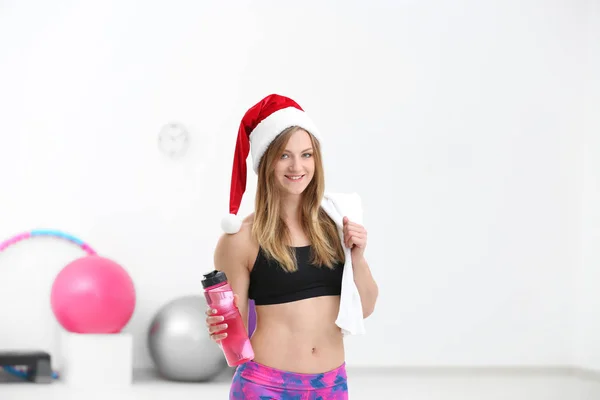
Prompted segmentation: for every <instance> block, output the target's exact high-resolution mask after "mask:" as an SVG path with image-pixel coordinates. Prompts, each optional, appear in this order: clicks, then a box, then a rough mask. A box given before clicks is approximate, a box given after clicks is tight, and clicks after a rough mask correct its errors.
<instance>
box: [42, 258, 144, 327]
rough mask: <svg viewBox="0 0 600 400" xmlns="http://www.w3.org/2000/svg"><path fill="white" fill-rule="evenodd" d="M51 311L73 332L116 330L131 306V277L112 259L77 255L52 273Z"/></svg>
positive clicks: (132, 309) (121, 325)
mask: <svg viewBox="0 0 600 400" xmlns="http://www.w3.org/2000/svg"><path fill="white" fill-rule="evenodd" d="M50 300H51V305H52V312H53V313H54V315H55V317H56V319H57V320H58V322H59V323H60V324H61V325H62V327H63V328H65V329H66V330H67V331H69V332H73V333H99V334H107V333H118V332H120V331H121V330H122V329H123V328H124V327H125V325H127V323H128V322H129V320H130V319H131V316H132V315H133V311H134V309H135V302H136V295H135V287H134V284H133V281H132V280H131V277H130V276H129V274H128V273H127V271H125V269H123V267H121V266H120V265H119V264H117V263H116V262H114V261H112V260H109V259H107V258H103V257H100V256H97V255H93V256H86V257H83V258H79V259H77V260H75V261H73V262H71V263H70V264H68V265H67V266H66V267H64V268H63V269H62V270H61V271H60V273H59V274H58V275H57V276H56V279H55V280H54V283H53V285H52V292H51V297H50Z"/></svg>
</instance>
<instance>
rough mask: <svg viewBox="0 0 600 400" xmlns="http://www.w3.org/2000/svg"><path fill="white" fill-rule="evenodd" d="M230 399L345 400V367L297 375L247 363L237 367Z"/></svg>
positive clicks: (346, 386)
mask: <svg viewBox="0 0 600 400" xmlns="http://www.w3.org/2000/svg"><path fill="white" fill-rule="evenodd" d="M229 399H230V400H232V399H244V400H347V399H348V384H347V376H346V366H345V364H342V365H341V366H340V367H338V368H336V369H334V370H332V371H328V372H324V373H322V374H299V373H295V372H286V371H281V370H278V369H275V368H271V367H267V366H265V365H262V364H258V363H256V362H254V361H249V362H247V363H245V364H242V365H240V366H239V367H237V370H236V372H235V375H234V376H233V381H232V384H231V390H230V392H229Z"/></svg>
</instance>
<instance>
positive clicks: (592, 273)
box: [575, 1, 600, 371]
mask: <svg viewBox="0 0 600 400" xmlns="http://www.w3.org/2000/svg"><path fill="white" fill-rule="evenodd" d="M589 10H590V12H589V14H588V16H589V22H588V25H587V46H588V55H587V57H586V62H585V63H584V65H585V67H586V75H585V76H586V85H585V90H584V92H583V93H584V98H585V104H584V107H582V113H581V114H582V118H581V121H582V122H581V125H582V127H583V132H584V144H585V146H584V148H583V149H584V152H583V157H582V163H581V167H582V171H583V174H582V176H583V183H584V186H583V188H584V190H583V197H582V207H581V210H582V214H581V220H582V253H581V254H582V260H581V264H580V268H579V269H578V275H577V276H578V281H577V283H578V286H577V299H578V307H577V311H578V313H577V318H578V319H577V325H576V328H577V330H576V333H577V339H576V341H575V344H576V347H575V354H576V363H577V364H578V365H581V366H582V367H584V368H588V369H594V370H597V371H600V294H599V293H600V292H599V290H598V285H599V282H600V251H598V243H599V240H600V206H599V204H600V185H599V184H598V179H599V178H600V161H599V160H600V135H599V134H600V115H599V114H598V110H600V5H599V4H598V3H597V2H593V1H590V8H589Z"/></svg>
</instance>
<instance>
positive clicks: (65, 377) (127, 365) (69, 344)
mask: <svg viewBox="0 0 600 400" xmlns="http://www.w3.org/2000/svg"><path fill="white" fill-rule="evenodd" d="M61 356H62V357H61V367H60V371H59V374H60V380H61V381H63V382H64V383H65V384H66V385H68V386H72V387H78V388H91V387H94V386H98V387H103V388H109V387H110V388H115V387H116V388H118V387H124V386H129V385H131V383H132V379H133V378H132V375H133V337H132V335H131V334H126V333H119V334H106V335H104V334H99V335H98V334H76V333H70V332H62V335H61Z"/></svg>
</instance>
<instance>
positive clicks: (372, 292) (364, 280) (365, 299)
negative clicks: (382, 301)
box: [352, 254, 379, 318]
mask: <svg viewBox="0 0 600 400" xmlns="http://www.w3.org/2000/svg"><path fill="white" fill-rule="evenodd" d="M352 271H353V275H354V283H356V287H357V288H358V293H359V294H360V302H361V304H362V309H363V318H367V317H368V316H369V315H371V314H372V313H373V311H374V310H375V303H376V302H377V297H378V296H379V288H378V286H377V283H376V282H375V279H373V275H371V269H370V268H369V264H368V263H367V260H366V259H365V257H364V256H363V255H356V256H355V255H354V254H353V255H352Z"/></svg>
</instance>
